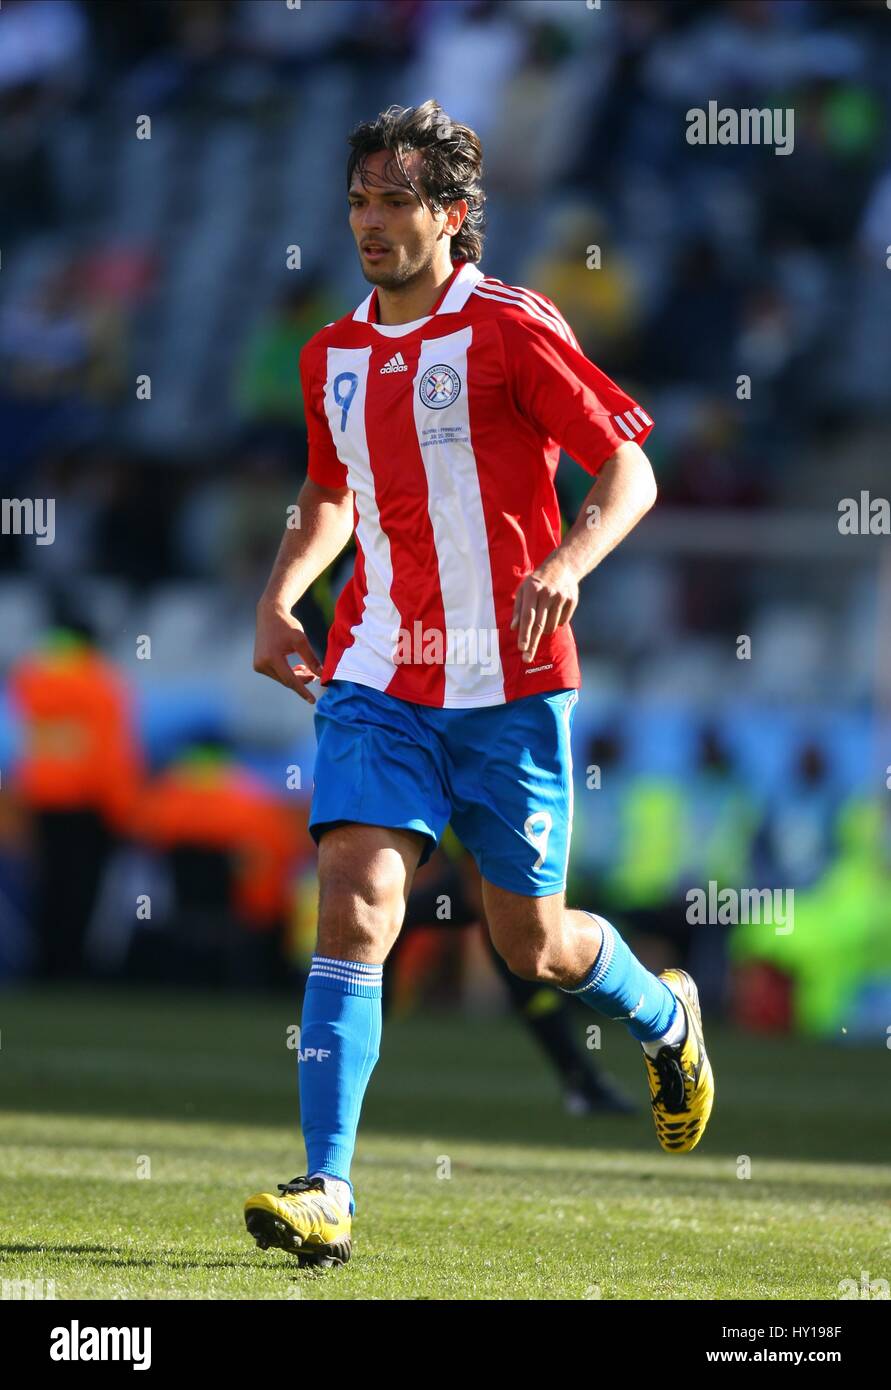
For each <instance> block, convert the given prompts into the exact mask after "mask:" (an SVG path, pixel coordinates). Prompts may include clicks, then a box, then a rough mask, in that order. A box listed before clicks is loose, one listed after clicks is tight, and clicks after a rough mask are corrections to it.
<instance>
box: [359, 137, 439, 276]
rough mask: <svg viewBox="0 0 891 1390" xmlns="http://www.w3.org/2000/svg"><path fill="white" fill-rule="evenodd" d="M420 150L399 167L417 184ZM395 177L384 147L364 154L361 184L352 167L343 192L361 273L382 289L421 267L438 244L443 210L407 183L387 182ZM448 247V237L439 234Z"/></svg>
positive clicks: (411, 153) (433, 254)
mask: <svg viewBox="0 0 891 1390" xmlns="http://www.w3.org/2000/svg"><path fill="white" fill-rule="evenodd" d="M421 159H422V156H421V152H420V151H419V150H412V151H411V152H410V153H409V154H408V155H407V156H406V158H405V168H406V171H407V173H408V175H409V178H410V179H411V181H412V183H413V184H414V185H415V187H416V188H420V186H421V184H420V179H421ZM394 176H395V177H396V178H398V177H399V175H398V171H397V170H396V168H395V166H394V164H393V155H392V153H391V152H390V151H389V150H377V151H376V152H375V153H374V154H372V155H369V156H368V160H367V164H366V177H367V178H368V183H367V184H363V183H362V182H361V180H360V178H359V173H358V171H357V172H356V174H354V176H353V182H352V185H351V187H350V192H349V204H350V227H351V229H352V233H353V236H354V237H355V238H356V246H357V247H358V250H359V260H360V261H361V264H362V273H363V275H364V276H365V279H366V280H368V281H370V282H371V284H373V285H381V286H382V287H383V288H384V289H398V288H399V287H400V286H401V285H404V284H406V283H407V282H408V281H409V280H411V279H413V278H414V276H416V275H418V274H421V273H423V272H424V271H426V270H427V269H428V268H429V266H430V265H431V263H432V261H433V260H434V258H435V256H436V254H437V247H442V246H443V226H444V225H445V223H446V221H447V213H445V212H440V213H434V212H432V211H431V210H430V208H429V207H428V206H427V204H426V203H422V202H421V201H420V200H419V198H418V197H417V195H416V194H415V193H414V192H412V190H411V189H410V188H406V187H405V185H404V184H402V183H398V182H397V183H394V182H392V178H393V177H394ZM444 244H445V249H446V252H447V251H448V239H447V238H446V239H445V243H444Z"/></svg>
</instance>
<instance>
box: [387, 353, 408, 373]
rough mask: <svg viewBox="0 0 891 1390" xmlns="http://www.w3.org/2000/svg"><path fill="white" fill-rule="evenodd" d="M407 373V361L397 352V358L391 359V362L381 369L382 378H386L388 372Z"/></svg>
mask: <svg viewBox="0 0 891 1390" xmlns="http://www.w3.org/2000/svg"><path fill="white" fill-rule="evenodd" d="M407 371H408V364H407V362H406V361H405V359H404V357H403V356H402V353H401V352H397V354H396V356H395V357H391V358H390V360H389V362H387V363H386V365H385V366H383V367H381V376H384V375H385V373H386V372H407Z"/></svg>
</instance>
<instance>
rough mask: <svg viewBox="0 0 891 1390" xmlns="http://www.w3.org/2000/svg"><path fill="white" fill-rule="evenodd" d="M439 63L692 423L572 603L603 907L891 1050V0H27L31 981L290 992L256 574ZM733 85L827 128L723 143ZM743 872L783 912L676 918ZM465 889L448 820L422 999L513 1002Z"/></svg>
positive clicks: (487, 1008)
mask: <svg viewBox="0 0 891 1390" xmlns="http://www.w3.org/2000/svg"><path fill="white" fill-rule="evenodd" d="M431 95H433V96H436V98H437V99H438V100H439V101H440V102H441V103H442V104H443V106H444V107H445V108H446V110H447V111H449V112H450V113H451V114H453V115H454V116H455V117H456V118H458V119H460V120H462V121H465V122H467V123H469V124H470V125H472V126H473V127H475V128H476V129H477V130H478V131H479V133H480V135H481V137H482V140H483V145H484V152H485V155H486V165H485V176H486V188H487V193H488V199H489V203H488V217H489V226H488V236H487V240H486V246H485V253H484V256H483V260H482V265H483V268H484V270H485V271H486V272H487V273H489V274H493V275H496V276H498V277H500V278H501V279H503V280H505V281H507V282H509V283H518V284H526V285H530V286H533V287H535V288H537V289H539V290H541V291H543V292H545V293H546V294H548V295H550V296H551V297H552V298H553V299H554V300H555V301H556V302H557V303H558V305H559V306H560V308H561V309H562V310H563V312H564V313H565V315H566V316H567V318H568V319H569V321H570V322H571V324H572V325H573V327H574V329H575V331H576V333H577V334H578V336H579V338H580V340H581V342H582V344H583V346H584V348H585V350H586V352H587V353H588V355H589V356H590V357H591V358H592V359H593V360H594V361H595V362H597V363H598V365H599V366H601V367H602V368H603V369H604V370H605V371H606V372H608V373H609V374H610V375H611V376H613V377H615V378H616V379H617V380H619V381H620V382H622V383H623V384H624V385H626V386H627V387H628V388H629V389H630V390H631V391H632V393H633V394H634V395H635V396H636V397H637V399H639V400H641V401H642V402H643V403H644V405H645V408H646V409H647V410H649V411H651V412H652V414H653V417H654V418H655V420H656V425H657V428H656V430H655V432H654V434H653V437H652V440H651V445H650V448H649V452H650V455H651V457H652V459H653V462H654V466H655V468H656V472H657V477H658V481H659V485H660V501H659V504H658V506H657V509H656V511H655V512H654V513H653V514H652V515H651V516H650V517H649V518H648V519H647V520H646V522H645V523H644V524H643V525H642V526H641V527H640V528H639V531H638V532H636V533H635V534H634V536H633V537H632V538H631V539H629V541H628V542H626V544H624V545H623V546H622V547H621V550H620V552H619V553H617V554H616V555H614V556H612V557H610V559H609V560H608V561H607V563H606V564H605V565H604V566H603V568H602V570H600V571H598V572H597V573H596V574H595V575H594V576H593V577H591V578H590V579H589V580H588V581H587V583H586V585H585V586H584V588H583V593H582V601H581V604H580V607H579V610H578V614H577V617H576V619H575V621H574V628H575V632H576V637H577V641H578V643H579V647H580V651H581V655H582V659H583V681H584V689H583V698H582V702H581V704H580V707H579V710H578V714H577V718H576V731H575V733H576V742H575V762H576V779H577V786H576V797H575V805H576V823H575V830H574V838H573V849H572V859H571V865H572V872H573V877H572V881H571V884H570V893H571V901H573V902H579V903H588V904H591V905H596V906H597V907H598V908H600V909H601V910H603V911H605V912H607V913H611V914H613V915H615V917H616V920H617V921H620V922H622V923H623V924H624V926H625V928H626V930H628V932H629V934H630V936H631V938H632V940H633V941H634V942H635V944H636V947H637V949H638V951H639V953H640V954H641V955H642V956H643V957H644V958H645V959H646V960H647V962H648V964H650V965H651V966H652V968H654V969H661V968H662V967H663V966H664V965H666V964H668V963H675V964H686V965H689V967H690V968H691V969H692V970H693V972H694V973H695V974H696V975H697V978H698V979H699V980H700V986H701V991H702V993H703V997H704V1003H705V1006H706V1009H707V1011H708V1012H709V1014H710V1015H711V1016H712V1017H722V1018H724V1019H727V1020H730V1021H732V1022H733V1024H734V1025H735V1026H736V1027H737V1028H740V1029H744V1030H750V1031H752V1030H757V1031H761V1032H766V1033H790V1032H797V1033H800V1034H802V1035H804V1036H805V1037H812V1038H822V1039H827V1040H835V1041H836V1042H839V1043H844V1042H845V1040H846V1039H847V1040H848V1041H849V1042H850V1041H852V1040H857V1039H860V1040H861V1041H867V1040H868V1041H869V1042H870V1043H875V1042H878V1043H879V1045H881V1042H882V1039H883V1038H884V1037H885V1035H886V1027H887V1020H888V1019H889V1018H891V839H889V817H888V811H887V806H888V796H889V790H888V788H889V785H891V771H889V764H891V742H889V738H888V733H889V709H891V652H889V643H888V633H889V630H891V560H889V551H888V541H887V538H885V537H883V536H881V535H880V534H877V535H873V534H859V535H843V534H841V532H840V530H839V503H840V501H841V499H842V498H844V497H853V498H856V499H859V498H860V494H861V492H862V491H868V492H870V495H871V496H873V497H875V496H881V495H882V494H883V490H884V493H885V494H887V492H888V487H889V472H888V458H889V446H891V398H889V382H891V332H889V324H891V272H889V269H888V263H887V257H888V255H889V252H888V250H887V248H888V245H889V243H891V142H889V132H891V126H889V121H888V105H889V98H891V12H889V10H888V9H887V7H886V6H885V5H884V3H882V0H834V3H820V2H819V0H705V2H704V3H699V2H698V0H660V2H659V3H655V0H623V3H614V2H613V0H604V3H603V4H602V6H601V7H600V8H596V7H594V6H593V5H592V6H591V7H588V6H587V5H586V4H585V3H584V0H515V2H513V3H511V2H510V0H508V2H506V3H497V0H446V2H445V3H438V2H437V0H428V2H427V3H420V0H336V2H335V0H324V2H322V0H303V4H302V6H301V7H300V8H299V9H291V8H289V7H288V6H287V5H286V4H285V3H284V0H281V3H279V2H278V0H175V2H174V0H170V3H166V2H165V0H128V3H127V4H126V5H123V4H117V3H103V0H25V2H24V3H23V2H22V0H4V3H3V6H2V14H0V251H2V272H0V477H2V494H3V497H4V498H6V499H41V498H44V499H45V498H53V499H55V533H54V539H53V543H52V544H39V543H38V541H37V538H36V537H35V536H34V535H27V534H22V535H16V534H10V532H11V531H13V530H14V529H15V528H14V527H13V526H12V525H11V524H10V525H7V526H4V530H5V531H6V532H7V534H4V535H3V537H2V544H3V549H2V559H0V786H2V789H0V808H2V809H0V919H2V930H0V981H2V983H3V984H4V985H6V986H9V987H12V986H13V985H15V984H24V983H25V982H27V981H29V980H35V979H44V980H46V979H57V980H58V979H64V980H72V979H74V978H80V979H89V980H92V981H93V982H96V981H103V980H105V981H111V982H115V981H125V980H129V981H137V982H142V983H153V984H155V985H161V986H168V985H169V986H173V985H182V984H194V985H210V986H215V987H225V988H231V989H237V988H240V987H248V986H250V987H253V988H256V989H264V988H272V989H274V988H278V989H281V990H285V991H286V992H288V993H289V994H290V993H293V991H294V990H295V988H296V987H298V986H299V981H300V978H301V974H302V971H303V969H304V967H305V965H306V962H307V961H308V956H309V952H310V951H311V948H312V930H313V917H314V891H315V882H314V875H313V853H312V852H311V851H312V845H311V842H310V841H309V838H308V835H307V832H306V811H307V804H308V797H309V793H310V790H311V778H312V765H313V748H314V740H313V733H312V711H311V709H310V708H309V707H308V706H306V705H304V704H303V703H302V702H300V701H298V700H297V699H296V698H295V697H294V696H293V695H291V694H289V693H287V692H286V691H284V690H282V689H280V688H278V687H276V686H274V685H273V684H272V683H271V682H269V681H267V680H263V679H262V678H260V677H258V676H257V675H255V674H254V672H253V671H252V667H251V650H252V641H253V613H254V605H255V603H256V600H257V598H258V596H259V593H260V591H261V589H262V587H263V584H264V582H265V579H266V575H267V573H268V569H269V566H270V564H271V561H272V558H273V554H274V551H275V548H276V545H277V543H278V538H279V536H280V533H281V530H282V526H283V523H284V518H285V515H286V508H287V506H288V504H289V503H292V502H293V500H294V498H295V496H296V494H297V491H298V488H299V486H300V483H301V481H302V479H303V477H304V474H305V462H306V457H305V451H306V440H305V433H304V429H303V419H302V407H301V399H300V393H299V383H298V377H297V370H296V364H297V355H298V352H299V349H300V347H301V345H302V343H303V342H304V341H305V340H306V339H307V338H308V337H309V336H310V335H311V334H312V333H314V332H315V331H316V330H317V329H318V328H319V327H321V326H322V325H323V324H325V323H327V322H329V321H330V320H332V319H333V318H335V317H338V316H340V315H341V314H343V313H345V312H346V311H347V310H349V309H351V308H352V307H353V306H354V305H355V304H356V303H357V302H358V301H359V300H360V299H361V298H363V297H364V295H365V293H366V292H367V286H366V284H365V282H364V280H363V279H362V277H361V274H360V272H359V269H358V263H357V258H356V256H355V253H354V249H353V246H352V242H351V238H350V236H349V231H348V227H347V223H346V216H345V211H346V209H345V200H344V192H345V185H344V170H345V152H346V141H345V137H346V134H347V132H348V130H349V129H350V128H351V127H352V125H353V124H355V123H356V122H357V121H358V120H359V119H360V118H364V117H367V116H369V115H370V114H373V113H375V112H377V111H378V110H380V109H381V108H383V107H385V106H387V105H389V104H390V103H392V102H398V103H400V104H405V105H408V104H413V103H415V102H418V101H422V100H424V99H426V98H427V97H429V96H431ZM709 100H717V101H718V103H719V104H724V103H726V104H729V105H731V106H735V107H737V108H739V107H743V106H749V107H751V106H755V107H758V106H768V107H771V108H775V107H782V108H787V107H791V108H794V112H795V126H794V142H795V143H794V153H792V154H791V155H779V154H777V153H775V152H774V150H772V149H771V148H769V147H755V146H748V147H744V146H706V147H702V148H699V147H695V146H691V145H689V144H688V143H687V141H686V139H685V133H686V113H687V111H688V110H689V109H690V108H692V107H706V106H707V104H708V101H709ZM146 114H150V116H151V130H150V138H138V134H137V130H138V122H139V120H140V118H141V117H142V116H144V115H146ZM142 134H143V135H144V134H145V130H144V129H143V130H142ZM592 247H597V248H599V255H600V264H599V268H589V264H588V262H589V260H590V258H591V251H592ZM289 257H290V265H289ZM298 267H299V268H298ZM143 376H147V377H149V378H150V383H151V394H150V399H144V398H140V394H139V393H138V392H137V379H138V378H141V377H143ZM744 378H747V379H748V380H749V381H750V389H748V388H747V387H746V386H745V383H744V380H743V379H744ZM144 394H145V393H144V392H143V393H142V395H143V396H144ZM558 476H559V486H560V496H561V503H562V506H563V510H564V515H565V516H566V517H568V518H570V519H571V518H572V517H574V515H575V513H576V510H577V508H578V506H579V504H580V502H581V500H582V497H583V496H584V493H585V489H586V486H587V484H586V478H585V474H584V473H583V471H582V470H581V469H578V468H577V467H576V466H575V465H574V464H573V463H572V462H571V461H570V460H567V459H564V460H563V461H562V463H561V467H560V471H559V475H558ZM9 517H10V519H11V517H12V513H10V514H9ZM350 565H351V554H350V552H347V554H346V555H345V556H344V557H342V561H341V563H340V564H339V565H338V566H337V567H336V568H335V570H334V571H333V572H332V573H330V574H329V575H327V576H326V577H325V578H324V579H323V580H321V581H320V582H319V583H318V584H317V585H316V586H315V588H314V590H313V592H312V593H311V594H310V595H308V596H307V598H306V599H305V600H304V601H303V603H302V604H301V605H300V608H299V609H298V614H299V616H300V617H301V618H302V619H303V621H304V622H305V624H306V626H307V628H308V630H309V631H310V634H311V636H312V637H313V640H314V642H315V644H316V648H317V650H320V649H321V646H322V643H323V641H324V634H325V629H326V625H327V622H328V620H329V619H330V615H331V611H332V607H333V602H334V600H335V598H336V595H337V593H338V591H339V588H340V586H341V585H342V583H343V582H344V580H345V578H346V575H347V574H348V572H349V568H350ZM741 636H748V637H749V638H750V639H751V656H750V658H748V659H740V656H739V647H738V640H739V638H740V637H741ZM146 639H150V640H149V645H147V644H146ZM598 782H599V786H598V785H597V783H598ZM709 882H714V883H716V884H718V885H720V886H721V887H724V886H732V887H736V888H741V887H744V886H745V887H751V888H767V887H770V888H779V889H785V890H789V889H794V893H795V899H794V902H795V928H794V931H792V932H788V933H779V932H777V931H776V930H775V929H774V927H773V926H771V925H766V926H758V925H754V924H748V925H747V924H740V925H738V926H732V925H727V926H721V925H711V926H701V927H696V926H690V925H688V923H687V920H686V915H685V914H686V895H687V893H688V891H689V890H690V889H691V888H692V887H704V886H706V885H707V884H708V883H709ZM462 885H463V888H462ZM474 892H475V886H474V883H473V872H472V869H471V868H470V867H469V866H468V865H467V864H466V863H464V861H463V857H462V854H461V850H460V846H458V845H457V844H454V843H451V842H449V843H447V844H446V845H445V847H444V850H443V851H442V852H441V853H440V854H438V855H437V857H436V859H435V860H434V861H433V863H432V865H431V867H430V870H429V873H428V874H427V876H426V878H424V879H422V880H419V886H418V894H417V895H416V898H415V905H414V907H413V915H412V921H413V924H414V925H415V927H416V928H417V930H416V931H414V932H413V933H412V934H411V936H410V937H409V938H406V942H405V944H404V947H403V949H402V951H401V952H400V954H399V958H398V960H397V961H396V962H395V964H394V967H393V972H392V973H393V977H394V978H393V985H392V987H393V989H394V998H395V999H396V1001H397V1004H398V1007H400V1008H401V1009H403V1010H411V1009H412V1008H417V1007H418V1006H419V1004H420V1003H423V1004H424V1005H425V1006H426V1007H432V1006H434V1005H436V1006H442V1007H446V1006H447V1007H454V1006H456V1005H458V1006H460V1007H461V1008H463V1009H465V1010H469V1011H475V1012H477V1013H480V1014H482V1015H483V1016H484V1017H485V1016H487V1015H488V1014H494V1013H495V1012H497V1011H499V1010H502V1009H503V1008H504V1007H505V999H506V996H505V995H504V994H503V992H502V990H503V986H502V984H501V983H500V982H499V980H498V978H497V975H496V973H495V972H494V971H493V970H492V968H491V964H490V962H489V960H488V957H487V954H486V951H485V947H484V946H483V944H482V938H481V934H480V932H479V930H478V928H475V927H474V926H473V921H474ZM440 893H448V894H449V896H450V898H451V900H452V901H453V902H454V901H455V897H456V894H457V898H458V899H459V900H460V901H461V902H462V903H463V907H462V909H461V911H459V912H457V913H456V914H454V915H453V918H452V926H453V927H454V928H455V929H454V930H451V931H446V930H443V925H444V924H443V923H442V922H438V920H437V912H436V903H437V902H438V900H439V897H438V895H439V894H440ZM445 925H448V924H447V923H446V924H445ZM425 927H429V928H430V930H424V928H425ZM530 1007H533V1006H532V1005H530ZM534 1007H536V1008H537V1007H539V1006H538V1005H535V1006H534ZM541 1007H542V1008H544V1006H541ZM545 1012H546V1009H545ZM574 1026H576V1028H577V1031H578V1035H579V1036H582V1030H583V1027H584V1020H582V1019H581V1017H579V1020H578V1022H577V1024H576V1025H574Z"/></svg>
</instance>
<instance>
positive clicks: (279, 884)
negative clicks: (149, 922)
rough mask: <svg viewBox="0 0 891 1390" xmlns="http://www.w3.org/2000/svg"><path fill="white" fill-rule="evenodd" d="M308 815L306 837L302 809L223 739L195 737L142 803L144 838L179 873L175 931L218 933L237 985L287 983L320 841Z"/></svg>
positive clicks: (138, 826) (214, 936)
mask: <svg viewBox="0 0 891 1390" xmlns="http://www.w3.org/2000/svg"><path fill="white" fill-rule="evenodd" d="M306 818H307V808H306V806H304V807H303V831H302V838H301V817H300V807H299V806H298V805H294V806H292V805H291V804H290V803H289V801H288V800H287V799H286V798H285V797H284V796H278V795H276V794H275V793H274V792H272V791H270V790H269V788H268V787H267V786H266V784H265V783H264V782H263V781H262V780H261V779H260V778H259V777H257V776H256V775H255V774H254V773H252V772H251V771H250V770H249V769H247V768H246V767H244V766H242V765H241V764H239V763H238V762H237V761H236V760H235V758H234V757H233V756H232V754H231V752H230V750H229V749H228V747H227V746H226V742H225V740H224V739H223V738H222V737H221V736H219V735H217V734H216V733H208V734H205V735H202V736H197V737H195V738H193V740H192V741H190V743H189V746H188V747H187V748H186V749H185V750H184V751H183V752H182V753H180V754H179V755H178V756H177V758H176V759H175V761H174V762H172V763H171V764H170V765H169V766H168V767H167V768H165V769H164V771H163V772H161V773H159V774H158V776H157V777H155V778H154V779H153V781H151V782H150V783H149V785H148V788H147V789H146V791H145V794H144V795H143V797H142V798H141V800H140V806H139V812H138V817H137V821H136V829H137V832H138V834H139V836H140V838H141V839H142V840H143V841H144V842H145V843H147V844H148V845H150V846H151V847H153V848H154V849H155V850H157V851H159V852H160V853H162V854H164V855H165V856H166V857H167V859H168V863H169V865H170V867H171V870H172V877H173V883H174V899H175V901H174V910H173V917H172V924H173V927H174V930H176V931H177V932H178V933H179V934H180V935H181V936H186V935H188V934H189V933H190V932H193V933H198V934H202V933H203V934H204V940H205V942H206V941H207V940H208V932H210V937H209V939H210V941H212V942H215V943H216V945H217V946H218V948H219V950H220V952H222V953H223V954H224V955H225V957H226V961H227V962H228V983H240V982H243V983H245V984H255V985H273V984H275V983H276V980H277V979H278V980H282V976H283V971H284V970H285V968H286V967H285V952H284V933H285V928H286V923H287V920H288V917H289V914H290V910H291V896H292V877H293V870H294V868H295V864H296V861H297V860H298V858H299V856H300V853H301V849H302V852H303V853H304V854H307V853H308V852H309V847H310V845H311V841H310V839H309V832H308V830H307V829H306ZM208 856H209V857H208ZM214 856H218V861H217V869H216V870H214V867H213V865H214ZM233 928H234V930H235V933H236V934H237V939H235V940H233ZM208 964H209V962H208Z"/></svg>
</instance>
